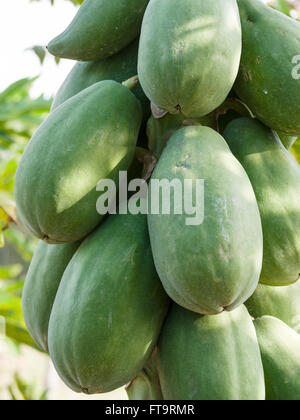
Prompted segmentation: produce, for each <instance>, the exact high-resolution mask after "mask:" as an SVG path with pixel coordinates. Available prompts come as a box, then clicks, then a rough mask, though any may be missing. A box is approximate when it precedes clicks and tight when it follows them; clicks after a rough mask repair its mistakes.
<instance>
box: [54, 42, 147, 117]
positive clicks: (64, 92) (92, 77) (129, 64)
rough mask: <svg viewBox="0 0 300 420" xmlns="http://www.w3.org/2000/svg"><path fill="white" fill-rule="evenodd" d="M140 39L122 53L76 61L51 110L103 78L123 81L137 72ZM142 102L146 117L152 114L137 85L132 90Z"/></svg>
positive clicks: (144, 96) (145, 98)
mask: <svg viewBox="0 0 300 420" xmlns="http://www.w3.org/2000/svg"><path fill="white" fill-rule="evenodd" d="M138 45H139V41H138V40H137V41H135V42H133V43H132V44H131V45H130V46H129V47H127V48H126V49H124V50H123V51H121V52H120V53H118V54H116V55H114V56H112V57H109V58H107V59H103V60H99V61H96V62H87V63H81V62H79V63H76V64H75V66H74V67H73V69H72V70H71V72H70V73H69V75H68V77H67V78H66V80H65V81H64V83H63V84H62V86H61V87H60V89H59V90H58V92H57V94H56V96H55V98H54V101H53V104H52V107H51V111H54V110H55V109H56V108H57V107H58V106H59V105H61V104H62V103H64V102H65V101H66V100H68V99H70V98H71V97H72V96H74V95H76V94H77V93H79V92H81V91H82V90H84V89H86V88H88V87H89V86H92V85H93V84H94V83H98V82H101V81H102V80H114V81H116V82H119V83H122V82H124V81H125V80H127V79H129V78H130V77H132V76H134V75H136V74H137V54H138ZM132 92H133V93H134V94H135V96H136V97H137V98H138V99H139V101H140V102H141V105H142V108H143V111H144V118H148V117H149V115H150V104H149V100H148V98H147V97H146V95H145V94H144V92H143V91H142V88H141V87H140V86H137V87H136V88H135V89H134V90H133V91H132Z"/></svg>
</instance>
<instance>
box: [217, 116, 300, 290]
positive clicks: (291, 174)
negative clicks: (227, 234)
mask: <svg viewBox="0 0 300 420" xmlns="http://www.w3.org/2000/svg"><path fill="white" fill-rule="evenodd" d="M224 137H225V139H226V140H227V142H228V144H229V147H230V148H231V151H232V152H233V154H234V155H235V156H236V158H237V159H238V160H239V161H240V162H241V164H242V165H243V167H244V168H245V170H246V172H247V174H248V176H249V178H250V181H251V183H252V186H253V189H254V191H255V194H256V199H257V202H258V205H259V209H260V215H261V219H262V225H263V236H264V259H263V268H262V273H261V278H260V281H261V283H263V284H268V285H270V286H287V285H289V284H292V283H295V282H296V281H297V280H298V279H299V273H300V236H299V232H300V195H299V188H300V167H299V165H298V163H297V162H296V160H295V159H294V158H293V156H292V155H291V154H290V153H289V152H288V151H287V150H286V149H285V148H284V147H283V145H282V143H281V142H280V140H279V138H278V137H277V136H276V134H275V133H274V132H272V131H271V130H270V129H269V128H268V127H266V126H264V125H263V124H261V123H260V122H259V121H257V120H254V119H249V118H240V119H237V120H234V121H233V122H231V123H230V124H229V125H228V126H227V127H226V130H225V132H224Z"/></svg>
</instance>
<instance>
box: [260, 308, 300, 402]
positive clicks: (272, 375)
mask: <svg viewBox="0 0 300 420" xmlns="http://www.w3.org/2000/svg"><path fill="white" fill-rule="evenodd" d="M254 325H255V328H256V333H257V338H258V342H259V346H260V351H261V357H262V362H263V367H264V372H265V384H266V399H267V400H268V401H289V400H291V401H299V400H300V336H299V334H297V333H296V332H295V331H294V330H292V329H291V328H290V327H288V326H287V325H286V324H285V323H284V322H282V321H280V320H279V319H277V318H274V317H270V316H264V317H262V318H259V319H257V320H255V321H254Z"/></svg>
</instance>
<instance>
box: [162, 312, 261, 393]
mask: <svg viewBox="0 0 300 420" xmlns="http://www.w3.org/2000/svg"><path fill="white" fill-rule="evenodd" d="M158 358H159V363H158V370H159V377H160V381H161V386H162V393H163V396H164V398H165V399H166V400H202V401H206V400H209V401H214V400H222V401H227V400H230V401H231V400H264V399H265V384H264V372H263V367H262V361H261V356H260V352H259V346H258V342H257V338H256V334H255V328H254V326H253V323H252V321H251V317H250V315H249V314H248V312H247V309H246V308H245V307H244V306H243V305H242V306H240V307H239V308H237V309H235V310H234V311H232V312H223V313H222V314H219V315H216V316H211V315H205V316H202V315H199V314H196V313H193V312H190V311H187V310H185V309H183V308H181V307H179V306H177V305H174V306H173V307H172V310H171V312H170V314H169V316H168V317H167V320H166V323H165V325H164V327H163V330H162V334H161V337H160V340H159V344H158Z"/></svg>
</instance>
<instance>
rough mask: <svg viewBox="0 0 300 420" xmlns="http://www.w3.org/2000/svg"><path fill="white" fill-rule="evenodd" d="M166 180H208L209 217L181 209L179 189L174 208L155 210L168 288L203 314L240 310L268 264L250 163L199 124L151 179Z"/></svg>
mask: <svg viewBox="0 0 300 420" xmlns="http://www.w3.org/2000/svg"><path fill="white" fill-rule="evenodd" d="M216 162H218V165H217V166H216ZM162 179H167V180H169V181H170V182H171V181H173V180H174V179H177V180H179V181H181V183H182V184H184V180H186V179H192V180H195V179H199V180H202V179H203V180H204V221H203V223H202V224H200V225H199V224H198V225H187V224H186V219H187V218H188V217H189V216H188V215H187V213H185V211H183V214H174V200H173V198H172V197H173V195H174V193H173V192H172V191H171V206H170V214H169V215H168V214H151V212H150V213H149V215H148V224H149V232H150V238H151V245H152V251H153V256H154V261H155V265H156V269H157V272H158V274H159V276H160V279H161V281H162V283H163V285H164V287H165V290H166V291H167V293H168V294H169V296H170V297H171V298H172V299H173V300H174V301H175V302H176V303H178V304H179V305H181V306H183V307H185V308H186V309H189V310H191V311H195V312H198V313H201V314H209V315H214V314H218V313H220V312H222V311H224V310H229V311H230V310H233V309H234V308H236V307H237V306H239V305H241V304H242V303H244V302H245V301H246V300H247V299H248V298H249V297H250V296H251V295H252V294H253V293H254V291H255V289H256V287H257V284H258V280H259V276H260V272H261V264H262V245H263V242H262V228H261V220H260V215H259V211H258V206H257V202H256V199H255V195H254V192H253V189H252V186H251V184H250V181H249V179H248V177H247V175H246V173H245V171H244V169H243V168H242V166H241V165H240V164H239V162H238V161H237V160H236V159H235V157H234V156H233V155H232V153H231V152H230V150H229V148H228V146H227V144H226V142H225V140H224V139H223V138H222V137H221V136H220V135H219V134H218V133H217V132H215V131H214V130H212V129H210V128H208V127H201V126H198V127H194V126H192V127H186V128H183V129H181V130H179V131H177V132H176V133H175V134H174V135H173V136H172V137H171V138H170V140H169V142H168V144H167V146H166V148H165V149H164V151H163V154H162V156H161V158H160V160H159V161H158V164H157V166H156V168H155V170H154V172H153V175H152V178H151V182H150V186H151V184H152V182H154V180H162ZM149 191H150V192H149V202H151V200H152V198H151V188H150V189H149ZM161 194H162V193H161V192H160V195H161ZM193 196H194V197H195V196H196V192H195V183H194V187H193ZM201 200H202V198H201ZM201 202H202V201H201Z"/></svg>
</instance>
